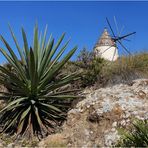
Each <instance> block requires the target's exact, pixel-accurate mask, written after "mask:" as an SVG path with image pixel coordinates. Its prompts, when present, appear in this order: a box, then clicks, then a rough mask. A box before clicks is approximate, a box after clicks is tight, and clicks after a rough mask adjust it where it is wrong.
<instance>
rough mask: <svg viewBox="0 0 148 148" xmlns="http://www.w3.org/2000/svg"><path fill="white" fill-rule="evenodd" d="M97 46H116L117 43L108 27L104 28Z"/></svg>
mask: <svg viewBox="0 0 148 148" xmlns="http://www.w3.org/2000/svg"><path fill="white" fill-rule="evenodd" d="M96 46H115V42H114V40H113V39H112V38H111V36H110V34H109V33H108V30H107V28H106V27H105V28H104V31H103V33H102V35H101V37H100V38H99V40H98V41H97V43H96Z"/></svg>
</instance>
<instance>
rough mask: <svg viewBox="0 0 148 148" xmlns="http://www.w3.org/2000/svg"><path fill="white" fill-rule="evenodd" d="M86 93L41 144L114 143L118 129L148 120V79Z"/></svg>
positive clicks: (51, 145)
mask: <svg viewBox="0 0 148 148" xmlns="http://www.w3.org/2000/svg"><path fill="white" fill-rule="evenodd" d="M84 94H86V99H84V100H82V101H80V102H79V103H78V104H77V105H76V107H75V108H74V109H72V110H70V111H69V113H68V117H67V121H66V122H65V123H64V125H63V131H62V132H61V133H58V134H55V135H50V136H48V137H47V138H45V139H43V140H42V141H41V142H40V143H39V144H38V147H67V146H68V147H97V146H112V145H114V144H115V143H116V141H117V140H118V139H119V138H120V135H119V134H118V131H117V128H120V127H124V128H128V126H129V125H130V124H131V122H132V120H133V119H134V118H138V119H148V79H138V80H135V81H133V82H132V83H130V84H117V85H114V86H112V87H106V88H101V89H98V90H92V89H91V88H89V89H86V90H85V91H84ZM3 145H4V144H3V141H1V140H0V147H1V146H3ZM9 146H10V145H9Z"/></svg>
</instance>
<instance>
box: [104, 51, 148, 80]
mask: <svg viewBox="0 0 148 148" xmlns="http://www.w3.org/2000/svg"><path fill="white" fill-rule="evenodd" d="M102 77H103V79H104V81H108V82H110V83H121V82H122V83H124V82H128V81H132V80H134V79H137V78H147V77H148V53H146V52H145V53H144V52H143V53H138V54H135V55H133V56H127V57H125V56H122V57H120V58H119V59H118V60H117V61H115V62H107V63H106V64H105V66H104V67H103V68H102Z"/></svg>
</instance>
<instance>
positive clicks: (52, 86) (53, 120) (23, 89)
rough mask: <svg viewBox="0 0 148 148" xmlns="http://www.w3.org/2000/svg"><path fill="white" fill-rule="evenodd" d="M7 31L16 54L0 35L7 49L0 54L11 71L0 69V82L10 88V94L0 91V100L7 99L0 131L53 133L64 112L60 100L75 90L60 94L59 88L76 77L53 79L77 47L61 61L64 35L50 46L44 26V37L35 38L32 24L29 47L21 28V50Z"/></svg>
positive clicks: (68, 97) (2, 112)
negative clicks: (32, 32) (12, 41)
mask: <svg viewBox="0 0 148 148" xmlns="http://www.w3.org/2000/svg"><path fill="white" fill-rule="evenodd" d="M9 28H10V32H11V35H12V38H13V40H14V43H15V45H16V48H17V50H18V53H19V55H18V56H17V55H16V53H15V52H14V51H13V49H12V48H11V47H10V45H9V44H8V42H7V41H6V40H5V39H4V37H3V36H2V35H1V36H0V39H1V41H2V42H3V43H4V45H5V47H6V49H7V50H5V49H3V48H0V51H1V53H2V54H3V55H4V57H5V58H6V59H7V61H8V63H9V64H10V65H11V66H12V67H13V72H12V71H9V70H8V69H7V68H5V67H4V66H0V83H1V84H3V85H5V86H6V87H8V88H11V91H10V92H1V96H0V98H1V99H7V100H9V101H8V102H9V103H8V104H7V105H6V106H5V107H4V108H3V109H2V110H1V111H0V124H1V125H2V127H3V128H2V132H11V133H14V132H15V133H17V135H22V136H23V135H26V133H29V135H32V136H33V135H44V133H46V134H47V133H50V132H53V131H54V127H56V125H57V124H58V123H59V121H61V119H64V118H65V117H66V114H65V112H64V111H65V107H66V106H65V105H64V103H63V101H62V100H65V99H68V100H69V99H74V98H76V97H77V96H75V95H73V94H72V92H74V91H75V90H65V91H64V90H62V89H60V88H62V87H63V86H65V85H67V84H69V83H71V82H72V81H75V80H77V79H78V78H79V74H77V73H76V72H75V73H72V74H70V75H66V76H62V77H60V79H55V77H56V76H57V75H58V73H59V71H60V70H61V68H62V67H63V66H64V64H65V63H66V62H67V61H68V60H69V59H70V58H71V56H72V55H73V54H74V52H75V51H76V49H77V47H74V48H73V49H72V50H70V52H69V53H68V54H66V55H65V56H64V58H62V57H61V56H62V55H63V53H64V51H65V49H66V47H67V45H68V43H69V41H68V42H66V43H65V44H64V45H63V47H61V48H60V49H59V46H60V44H61V42H62V40H63V38H64V36H65V34H63V35H62V36H61V37H60V38H59V40H58V41H57V43H56V44H55V45H54V39H53V38H52V37H51V36H50V38H49V39H48V40H47V39H46V33H47V27H46V29H45V32H44V35H43V36H40V38H39V35H38V34H39V31H38V27H37V25H36V26H35V28H34V39H33V46H32V47H30V48H29V46H28V42H27V37H26V33H25V31H24V29H23V28H22V37H23V44H24V47H23V48H21V47H20V46H19V44H18V41H17V39H16V37H15V35H14V33H13V31H12V29H11V27H10V26H9ZM58 49H59V50H58ZM57 50H58V52H57ZM27 135H28V134H27Z"/></svg>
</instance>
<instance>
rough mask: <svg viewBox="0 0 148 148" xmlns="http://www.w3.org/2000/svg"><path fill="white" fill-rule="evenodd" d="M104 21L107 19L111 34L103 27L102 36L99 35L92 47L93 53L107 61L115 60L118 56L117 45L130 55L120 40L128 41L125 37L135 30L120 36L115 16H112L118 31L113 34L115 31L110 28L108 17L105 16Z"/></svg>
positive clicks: (132, 33)
mask: <svg viewBox="0 0 148 148" xmlns="http://www.w3.org/2000/svg"><path fill="white" fill-rule="evenodd" d="M106 21H107V24H108V26H109V29H110V31H111V34H112V36H111V35H110V34H109V33H108V30H107V28H105V29H104V32H103V34H102V36H101V37H100V39H99V41H98V42H97V44H96V45H95V47H94V51H95V55H96V56H100V57H102V58H104V59H106V60H109V61H115V60H117V59H118V57H119V55H118V47H119V45H120V46H121V47H122V49H123V50H124V51H125V52H126V53H128V54H129V55H131V53H130V51H129V50H128V49H127V48H126V46H125V45H124V44H123V43H122V41H124V40H126V41H129V40H128V39H127V37H129V36H131V35H134V34H135V33H136V32H131V33H128V34H125V35H123V36H121V35H120V33H119V29H118V26H117V21H116V18H115V17H114V22H115V26H116V29H117V32H118V34H117V35H115V33H114V31H113V29H112V26H111V24H110V22H109V19H108V18H106Z"/></svg>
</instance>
